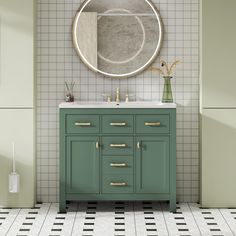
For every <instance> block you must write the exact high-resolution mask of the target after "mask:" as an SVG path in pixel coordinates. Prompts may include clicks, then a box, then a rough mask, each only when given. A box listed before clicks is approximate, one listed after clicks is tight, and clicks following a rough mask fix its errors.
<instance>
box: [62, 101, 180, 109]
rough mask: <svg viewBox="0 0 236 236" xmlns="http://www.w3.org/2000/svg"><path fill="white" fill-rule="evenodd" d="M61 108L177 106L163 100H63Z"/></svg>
mask: <svg viewBox="0 0 236 236" xmlns="http://www.w3.org/2000/svg"><path fill="white" fill-rule="evenodd" d="M59 108H176V104H175V103H162V102H157V101H153V102H120V103H116V102H63V103H61V104H60V105H59Z"/></svg>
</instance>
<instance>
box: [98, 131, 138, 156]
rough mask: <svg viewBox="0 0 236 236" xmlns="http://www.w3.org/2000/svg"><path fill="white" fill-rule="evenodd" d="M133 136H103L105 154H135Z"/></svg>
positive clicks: (103, 151) (103, 152)
mask: <svg viewBox="0 0 236 236" xmlns="http://www.w3.org/2000/svg"><path fill="white" fill-rule="evenodd" d="M133 145H134V144H133V137H129V136H105V137H102V154H103V155H124V156H125V155H133Z"/></svg>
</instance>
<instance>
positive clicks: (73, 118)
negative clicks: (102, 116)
mask: <svg viewBox="0 0 236 236" xmlns="http://www.w3.org/2000/svg"><path fill="white" fill-rule="evenodd" d="M66 131H67V133H69V134H91V133H99V116H98V115H67V116H66Z"/></svg>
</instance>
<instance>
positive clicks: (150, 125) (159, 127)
mask: <svg viewBox="0 0 236 236" xmlns="http://www.w3.org/2000/svg"><path fill="white" fill-rule="evenodd" d="M169 130H170V118H169V115H137V116H136V133H138V134H140V133H146V134H156V133H169Z"/></svg>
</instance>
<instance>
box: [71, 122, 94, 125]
mask: <svg viewBox="0 0 236 236" xmlns="http://www.w3.org/2000/svg"><path fill="white" fill-rule="evenodd" d="M75 126H91V123H90V122H84V123H80V122H75Z"/></svg>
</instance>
